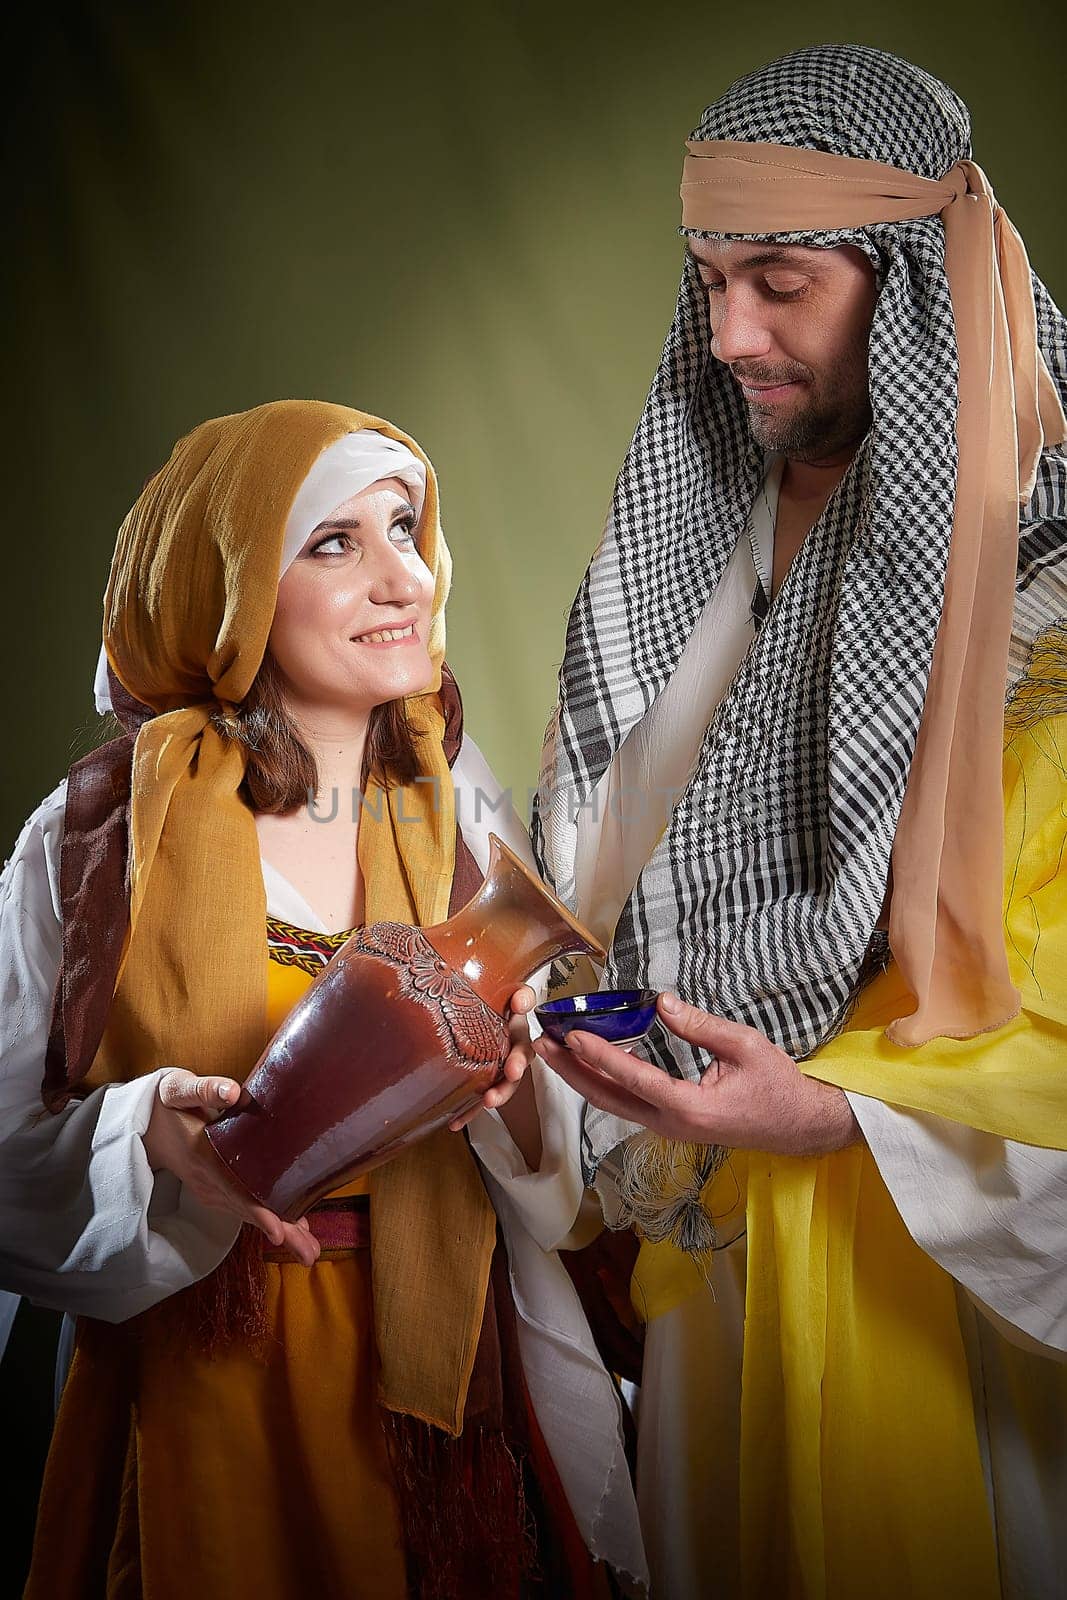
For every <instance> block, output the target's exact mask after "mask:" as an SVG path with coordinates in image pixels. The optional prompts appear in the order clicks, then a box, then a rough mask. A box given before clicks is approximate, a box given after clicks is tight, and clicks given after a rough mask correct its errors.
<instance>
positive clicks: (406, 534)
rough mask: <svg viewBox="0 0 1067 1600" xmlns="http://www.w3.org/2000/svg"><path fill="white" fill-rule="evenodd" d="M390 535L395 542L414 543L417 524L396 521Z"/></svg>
mask: <svg viewBox="0 0 1067 1600" xmlns="http://www.w3.org/2000/svg"><path fill="white" fill-rule="evenodd" d="M389 537H390V539H391V540H392V541H393V543H394V544H401V545H402V544H414V543H415V524H414V522H397V523H395V524H394V526H393V529H392V532H391V533H390V535H389Z"/></svg>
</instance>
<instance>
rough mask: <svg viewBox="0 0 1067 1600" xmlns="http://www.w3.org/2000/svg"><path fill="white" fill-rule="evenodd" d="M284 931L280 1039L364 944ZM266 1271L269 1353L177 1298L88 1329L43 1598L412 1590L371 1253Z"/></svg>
mask: <svg viewBox="0 0 1067 1600" xmlns="http://www.w3.org/2000/svg"><path fill="white" fill-rule="evenodd" d="M267 931H268V950H269V960H268V1021H269V1025H270V1028H271V1030H272V1031H273V1030H274V1029H276V1028H277V1027H278V1026H279V1025H280V1023H281V1022H282V1020H283V1019H284V1017H285V1015H286V1014H287V1012H288V1011H289V1010H290V1008H291V1007H292V1006H293V1005H294V1004H295V1003H296V1001H297V1000H298V999H299V998H300V996H301V995H302V994H303V992H304V990H305V989H306V988H307V987H308V985H309V984H310V983H311V981H312V978H313V977H314V975H315V973H316V971H318V970H319V968H320V967H321V966H322V965H323V964H325V961H326V960H328V959H329V957H330V956H331V955H332V954H333V953H334V951H335V950H336V949H337V947H338V946H339V945H340V944H341V943H343V941H344V939H345V938H346V937H347V935H346V934H335V935H326V934H319V933H314V932H308V931H306V930H303V929H299V928H295V927H293V926H291V925H290V924H286V923H281V922H278V921H276V920H275V919H273V918H272V919H268V930H267ZM363 1189H364V1185H363V1183H362V1182H361V1181H358V1180H357V1182H355V1183H353V1184H350V1185H348V1186H346V1187H345V1188H342V1189H339V1190H337V1191H336V1196H334V1197H331V1198H335V1197H339V1196H346V1195H352V1194H358V1193H360V1192H362V1191H363ZM260 1237H261V1236H259V1235H256V1239H258V1238H260ZM264 1242H265V1241H264ZM263 1272H264V1276H265V1294H266V1307H265V1311H266V1325H267V1328H268V1330H269V1335H268V1338H267V1339H266V1341H264V1342H263V1343H262V1344H261V1345H258V1346H256V1347H252V1346H250V1345H249V1344H248V1343H247V1342H242V1341H240V1340H235V1341H233V1342H232V1343H230V1344H228V1345H227V1346H226V1347H225V1348H223V1349H221V1350H216V1351H215V1352H214V1353H213V1354H210V1355H209V1354H206V1353H205V1352H204V1350H203V1349H202V1348H198V1344H197V1340H196V1338H195V1334H194V1332H193V1330H189V1331H188V1333H187V1334H186V1333H185V1332H184V1331H183V1330H182V1325H181V1323H180V1322H176V1321H175V1319H174V1318H173V1317H172V1316H171V1315H169V1310H170V1308H169V1306H168V1303H166V1302H164V1304H163V1305H162V1306H160V1307H156V1308H154V1309H153V1310H152V1311H149V1312H147V1313H145V1314H144V1315H143V1316H141V1317H135V1318H133V1319H131V1321H129V1322H128V1323H125V1324H122V1325H120V1326H118V1327H113V1326H110V1325H103V1324H100V1323H93V1322H87V1321H85V1320H84V1319H83V1320H82V1321H81V1322H80V1323H79V1336H78V1342H77V1349H76V1353H75V1356H74V1361H73V1364H72V1367H71V1371H70V1375H69V1378H68V1380H67V1386H66V1389H65V1392H64V1396H63V1400H62V1404H61V1406H60V1411H59V1416H58V1419H57V1424H56V1438H55V1443H54V1446H53V1450H52V1453H51V1456H50V1458H49V1466H48V1469H47V1472H46V1476H45V1484H44V1488H43V1491H42V1497H41V1509H40V1514H39V1518H38V1526H37V1536H36V1542H35V1547H34V1559H33V1566H32V1569H31V1574H30V1578H29V1582H28V1585H27V1588H26V1591H25V1593H26V1597H27V1600H68V1597H69V1600H91V1597H92V1600H95V1597H96V1596H106V1600H141V1597H143V1600H246V1597H247V1600H296V1597H298V1596H299V1597H303V1596H308V1597H311V1596H314V1597H315V1600H333V1597H336V1600H355V1597H358V1600H404V1597H406V1596H407V1595H408V1592H409V1591H408V1586H407V1581H406V1571H405V1560H404V1551H403V1546H402V1541H401V1530H400V1521H399V1516H398V1511H397V1504H396V1497H395V1493H394V1490H393V1486H392V1479H391V1475H390V1467H389V1461H388V1456H387V1452H386V1444H385V1434H384V1431H383V1428H382V1422H381V1413H380V1411H379V1408H378V1406H377V1405H376V1403H375V1378H376V1363H377V1356H376V1350H375V1343H374V1318H373V1313H372V1305H371V1278H370V1252H369V1251H368V1250H367V1249H365V1248H364V1249H347V1250H342V1251H326V1252H324V1254H323V1256H322V1257H321V1258H320V1260H319V1261H318V1262H317V1263H316V1265H315V1266H314V1267H312V1268H311V1269H310V1270H308V1269H305V1268H304V1267H302V1266H300V1265H299V1264H298V1263H296V1262H292V1261H290V1262H286V1261H284V1260H275V1259H271V1258H270V1254H269V1253H268V1255H267V1258H266V1259H265V1260H264V1263H263ZM176 1298H177V1299H181V1298H182V1297H181V1296H178V1297H176ZM123 1414H125V1415H126V1416H127V1417H128V1426H126V1427H123ZM120 1440H121V1444H120V1442H119V1441H120ZM120 1455H121V1459H120Z"/></svg>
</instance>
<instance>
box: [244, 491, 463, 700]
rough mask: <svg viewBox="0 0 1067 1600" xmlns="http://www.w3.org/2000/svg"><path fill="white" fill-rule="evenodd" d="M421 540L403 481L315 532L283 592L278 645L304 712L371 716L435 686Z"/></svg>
mask: <svg viewBox="0 0 1067 1600" xmlns="http://www.w3.org/2000/svg"><path fill="white" fill-rule="evenodd" d="M414 534H415V509H414V507H413V506H412V504H411V501H410V499H409V497H408V490H407V489H406V487H405V486H404V484H403V483H401V481H400V480H399V478H382V479H381V480H380V481H379V482H378V483H373V484H371V486H370V488H369V489H364V490H363V492H362V494H357V495H353V497H352V498H351V500H346V501H344V503H343V504H342V505H339V506H337V507H336V509H335V510H333V511H332V512H331V513H330V515H329V516H328V517H327V518H326V520H325V521H324V522H320V523H319V525H318V527H316V528H315V529H313V530H312V532H311V533H310V534H309V536H308V538H307V539H306V541H305V543H304V547H303V549H302V550H301V551H300V553H299V555H298V556H297V557H296V559H295V560H294V561H293V562H292V564H291V565H290V566H289V568H288V570H287V571H286V573H285V575H284V576H283V578H282V580H281V583H280V584H279V585H278V601H277V605H276V607H275V612H274V622H273V624H272V626H271V632H270V640H269V648H270V652H271V654H272V656H273V657H274V660H275V662H276V664H277V666H278V668H279V670H280V672H281V675H282V678H283V680H284V684H285V691H286V698H287V700H288V701H289V702H290V705H291V707H292V709H293V710H294V711H295V712H296V713H297V714H299V713H300V712H301V711H303V712H305V713H311V714H312V715H315V714H316V713H322V712H343V713H349V714H350V713H352V712H356V713H363V712H370V711H371V710H373V708H374V707H375V706H378V705H383V704H384V703H385V702H386V701H387V700H398V699H400V698H401V696H403V695H408V694H418V693H420V692H421V691H422V690H424V689H426V688H427V687H428V686H429V684H430V681H431V678H432V675H433V668H432V666H431V663H430V657H429V653H428V651H427V641H428V638H429V631H430V609H431V604H432V601H433V575H432V573H431V572H430V570H429V568H428V567H427V566H426V565H425V563H424V562H423V561H422V559H421V557H420V556H419V552H418V549H417V547H416V544H415V537H414Z"/></svg>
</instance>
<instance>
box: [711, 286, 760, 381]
mask: <svg viewBox="0 0 1067 1600" xmlns="http://www.w3.org/2000/svg"><path fill="white" fill-rule="evenodd" d="M708 315H709V317H710V319H711V353H712V355H713V356H715V357H717V359H718V360H719V361H725V362H726V363H727V364H730V363H732V362H734V361H751V360H752V359H754V358H758V357H761V356H767V355H769V354H770V352H771V345H772V339H771V332H770V329H769V328H768V326H767V319H766V317H764V316H762V315H761V313H760V307H759V304H758V302H756V301H755V300H754V299H753V297H752V296H750V295H746V294H744V293H743V292H735V293H731V292H730V291H729V290H726V292H725V293H724V294H723V295H722V296H721V297H720V299H719V302H718V305H712V306H710V307H709V312H708Z"/></svg>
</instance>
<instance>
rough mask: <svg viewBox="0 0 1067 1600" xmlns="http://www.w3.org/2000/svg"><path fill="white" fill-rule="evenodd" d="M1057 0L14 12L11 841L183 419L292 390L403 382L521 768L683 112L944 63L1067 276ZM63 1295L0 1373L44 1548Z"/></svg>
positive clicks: (474, 722)
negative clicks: (896, 57) (822, 71)
mask: <svg viewBox="0 0 1067 1600" xmlns="http://www.w3.org/2000/svg"><path fill="white" fill-rule="evenodd" d="M1059 9H1060V8H1059V6H1058V5H1057V6H1055V7H1053V6H1052V5H1051V4H1049V5H1042V4H1040V3H1036V0H1023V3H1021V4H1016V5H1014V6H1011V7H1010V8H1006V9H1001V8H998V14H997V18H996V23H995V25H994V24H992V23H987V22H985V21H984V20H983V13H982V12H980V11H979V10H977V9H976V8H974V7H972V6H963V5H961V4H959V3H958V0H948V3H947V4H941V5H938V6H935V5H934V4H933V3H931V0H905V3H902V4H898V5H897V6H896V7H895V8H894V9H892V10H890V11H881V10H880V11H875V12H873V13H871V14H869V15H864V14H862V13H861V12H860V11H859V10H858V9H857V8H856V7H854V6H852V5H848V4H842V3H835V0H816V3H809V4H807V5H799V4H794V5H786V4H781V3H778V0H763V3H761V4H758V5H752V6H749V5H745V4H741V3H738V0H734V3H731V4H729V5H726V4H715V3H710V4H709V3H704V4H698V3H695V0H690V3H687V4H681V3H679V0H659V3H655V0H653V3H648V4H645V5H641V6H637V5H633V4H626V3H625V0H615V3H605V0H591V3H582V0H572V3H570V4H561V3H559V0H545V3H541V4H537V5H533V4H498V5H492V4H489V3H488V0H469V3H467V4H466V5H462V6H449V5H440V6H428V5H419V4H396V3H395V0H380V4H379V5H377V6H371V5H367V4H356V3H353V0H349V3H347V4H315V3H313V0H310V3H305V4H303V5H293V4H279V3H277V0H260V3H258V4H251V3H249V0H237V3H231V4H225V3H224V0H213V3H207V0H187V3H185V4H182V5H180V6H179V5H174V4H167V3H163V4H154V5H148V4H144V5H143V6H138V7H134V6H119V5H116V6H110V7H108V6H102V5H96V6H94V5H83V6H74V7H64V6H62V5H60V6H59V7H58V9H57V7H56V6H55V5H52V6H50V7H48V8H47V10H46V8H45V7H44V6H43V5H40V4H38V5H37V6H35V7H31V8H30V14H29V15H28V16H26V15H24V16H23V17H22V19H21V22H20V24H19V26H20V30H21V31H20V32H19V33H18V34H17V35H14V36H12V35H9V36H8V37H7V39H6V40H5V48H4V55H3V59H4V62H5V66H6V68H7V72H6V80H7V81H6V85H5V108H4V113H3V115H4V118H5V122H6V133H7V138H6V141H5V150H6V165H5V184H4V195H3V198H4V211H5V214H6V220H7V222H8V228H7V230H6V231H7V236H8V242H7V246H6V249H5V251H4V252H3V253H2V255H0V273H2V276H3V280H4V287H3V306H4V310H5V311H6V312H7V313H8V316H7V318H6V319H5V320H6V323H7V329H8V333H7V350H8V355H9V358H10V359H9V366H8V372H7V380H6V391H7V399H8V402H9V405H8V411H9V418H8V424H7V429H6V433H5V435H4V444H5V451H4V490H5V493H4V505H5V521H4V530H3V536H4V557H5V559H4V579H5V582H4V583H3V585H2V586H0V617H2V627H0V650H2V659H0V670H2V672H3V683H4V687H5V691H6V694H5V702H6V703H5V724H6V731H7V738H6V739H5V741H4V755H3V784H2V792H0V810H2V815H0V843H2V844H3V853H5V854H6V852H7V847H8V846H7V841H10V840H12V839H13V838H14V835H15V832H16V830H17V829H18V827H19V825H20V824H21V822H22V820H23V818H24V817H25V816H26V815H27V813H28V812H29V811H30V810H31V809H32V808H33V806H34V805H35V804H36V803H37V801H38V799H39V798H40V797H41V796H42V795H43V794H44V793H45V792H47V790H49V789H50V788H51V787H52V785H53V784H54V783H55V782H56V781H57V779H58V778H59V777H60V776H61V775H62V774H63V772H64V771H65V770H66V768H67V766H68V765H69V763H70V761H71V759H72V757H73V756H74V755H76V754H79V753H81V752H82V751H84V750H85V749H87V748H88V747H89V746H90V745H91V743H92V742H93V740H94V733H95V726H94V719H93V717H92V716H91V701H90V696H89V689H90V684H91V681H92V675H93V667H94V663H95V658H96V651H97V643H98V637H99V609H100V608H99V601H100V596H101V594H102V591H103V587H104V581H105V576H106V571H107V564H108V559H109V555H110V550H111V545H112V541H113V537H114V532H115V529H116V527H117V526H118V523H119V521H120V519H121V517H122V515H123V513H124V512H125V510H126V508H127V507H128V505H129V503H130V502H131V500H132V499H133V497H134V496H135V495H136V493H137V491H138V489H139V487H140V484H141V483H142V481H143V480H144V478H145V477H146V476H147V475H148V474H149V473H150V472H151V471H153V470H154V468H155V467H156V466H158V465H159V463H160V462H161V461H162V460H163V459H164V458H165V456H166V455H167V453H168V451H169V449H170V446H171V444H172V443H173V441H174V439H175V438H176V437H177V436H178V435H179V434H181V433H183V432H184V431H185V430H186V429H188V428H189V427H191V426H192V425H193V424H195V423H197V422H199V421H201V420H202V419H203V418H204V417H207V416H211V415H215V414H217V413H219V412H225V411H231V410H236V409H239V408H243V407H245V406H250V405H255V404H257V403H258V402H260V401H263V400H270V399H276V398H278V397H280V396H285V395H311V396H317V397H322V398H327V399H335V400H341V401H346V402H349V403H351V404H354V405H357V406H361V407H365V408H366V409H368V410H371V411H378V412H381V413H384V414H385V415H386V416H389V417H391V418H393V419H394V420H395V421H396V422H398V423H400V424H401V425H402V426H403V427H405V428H407V429H408V430H410V431H411V432H412V433H413V434H414V435H415V436H416V437H417V438H418V439H419V440H420V442H421V443H422V444H423V445H424V446H425V447H426V449H427V450H428V452H429V453H430V455H431V456H432V458H433V459H434V461H435V463H436V465H437V467H438V470H439V472H440V475H441V480H442V488H443V501H444V512H445V523H446V527H447V530H448V535H449V538H450V540H451V544H452V548H453V550H454V552H455V555H456V561H457V576H456V585H455V591H454V599H453V603H452V606H451V610H450V640H451V642H450V647H449V654H450V657H451V660H452V662H453V664H454V666H455V668H456V670H457V672H458V674H459V678H460V681H461V683H462V685H463V689H464V695H465V698H466V703H467V711H468V719H469V725H470V727H471V728H472V730H473V731H474V733H475V735H476V737H477V738H478V739H479V741H480V742H481V743H482V745H483V747H484V749H485V750H486V752H487V754H488V755H489V757H490V759H491V760H492V761H493V763H494V764H495V766H496V767H497V770H498V771H499V773H500V774H501V776H502V777H503V778H504V779H505V780H506V781H509V782H511V783H512V784H514V785H515V787H516V789H517V790H518V791H520V794H521V793H522V792H523V791H524V790H525V787H526V785H527V784H528V783H529V782H530V781H531V780H532V779H533V777H534V774H535V772H536V766H537V751H538V747H539V743H540V737H541V732H542V729H543V726H544V722H545V719H546V717H547V715H548V712H549V710H550V707H551V704H552V702H553V699H554V693H555V671H556V668H557V666H558V662H559V655H560V650H561V642H562V637H563V628H564V622H565V618H566V613H567V609H568V607H569V604H570V601H571V598H572V596H573V593H574V590H575V587H576V585H577V583H578V580H579V577H580V575H581V573H582V570H583V568H584V566H585V563H586V560H587V558H588V555H589V552H590V550H591V549H592V547H593V544H594V543H595V541H596V538H597V536H598V533H599V530H600V526H601V523H602V519H603V514H604V510H605V506H606V504H607V501H608V497H609V495H610V492H611V486H612V483H613V480H614V475H615V472H616V470H617V468H618V465H619V462H620V461H621V459H622V455H623V453H624V451H625V449H626V445H627V443H628V441H629V438H630V434H631V432H632V429H633V426H634V423H635V421H636V419H637V415H638V412H639V410H640V407H641V403H642V401H643V398H644V395H645V391H646V389H647V386H648V383H649V380H650V378H651V376H652V372H653V369H654V367H655V364H656V360H657V358H658V355H659V351H660V347H661V342H662V338H663V335H664V332H665V331H666V328H667V326H668V323H669V321H670V317H671V314H672V311H673V306H674V295H675V288H676V283H677V276H678V266H679V259H680V252H681V244H680V241H679V239H678V237H677V235H676V233H675V225H676V222H677V217H678V202H677V185H678V177H679V172H680V166H681V157H682V142H683V140H684V138H685V136H686V134H687V133H688V131H689V129H690V128H691V127H692V125H693V124H694V123H695V122H696V120H697V118H698V116H699V113H700V110H701V108H702V107H703V105H704V104H705V103H706V102H707V101H708V100H710V99H712V98H713V97H714V96H715V95H716V94H718V93H719V92H720V91H721V90H722V89H723V88H725V86H726V85H727V84H728V83H729V82H730V81H731V80H732V79H733V78H734V77H736V76H737V75H738V74H739V73H741V72H744V71H746V70H748V69H750V68H752V67H753V66H756V65H758V64H759V63H760V62H761V61H763V60H766V59H769V58H770V57H771V56H773V55H777V54H781V53H783V52H784V51H786V50H790V49H794V48H796V47H798V46H800V45H804V44H812V43H818V42H822V41H826V40H848V41H858V42H862V43H866V44H873V45H880V46H882V47H884V48H887V49H891V50H894V51H896V52H898V53H900V54H903V55H906V56H909V57H911V58H912V59H914V60H916V61H919V62H921V63H922V64H923V65H925V66H927V67H930V68H931V69H932V70H933V71H935V72H937V73H939V74H941V75H942V76H943V77H945V78H947V79H948V80H949V81H950V82H951V83H952V84H953V85H954V86H955V87H956V88H957V89H959V90H960V91H961V93H962V94H963V95H964V97H965V99H967V101H968V102H969V104H970V106H971V108H972V112H973V115H974V123H975V149H976V153H977V157H978V159H979V160H980V161H981V162H982V163H983V164H984V165H985V166H986V168H987V170H988V172H989V174H990V176H991V178H992V180H993V182H994V184H995V185H996V188H997V191H998V193H999V195H1000V197H1001V199H1002V200H1003V202H1004V203H1005V204H1006V206H1007V207H1008V209H1009V211H1010V213H1011V215H1012V216H1013V218H1014V220H1015V222H1016V223H1017V224H1018V226H1019V227H1020V229H1021V230H1022V233H1023V235H1024V237H1025V238H1026V239H1027V241H1028V243H1029V246H1030V250H1031V255H1032V258H1033V261H1034V264H1035V266H1036V267H1037V269H1038V270H1039V271H1040V272H1041V274H1042V275H1043V276H1044V277H1045V279H1046V281H1047V282H1048V283H1049V285H1050V287H1051V288H1052V290H1053V292H1054V293H1056V294H1057V296H1058V298H1059V299H1060V301H1061V303H1062V302H1063V300H1064V297H1065V294H1067V257H1065V250H1064V220H1063V218H1064V203H1063V181H1062V172H1063V168H1064V140H1063V136H1062V114H1063V104H1062V70H1063V55H1062V35H1061V32H1060V26H1059V20H1058V14H1059ZM53 1345H54V1319H52V1318H51V1317H49V1316H47V1315H46V1314H44V1313H41V1312H35V1311H33V1310H32V1308H30V1307H24V1308H23V1311H22V1313H20V1317H19V1320H18V1322H17V1323H16V1327H15V1334H14V1337H13V1342H12V1348H11V1350H10V1352H9V1356H8V1360H7V1362H6V1363H5V1365H4V1369H3V1376H2V1378H0V1411H2V1414H3V1416H4V1418H5V1427H6V1440H7V1445H8V1449H9V1453H10V1454H11V1455H12V1456H13V1457H14V1458H15V1459H17V1460H18V1461H19V1463H20V1468H21V1471H20V1474H19V1476H18V1482H17V1486H16V1488H15V1490H13V1491H9V1492H8V1494H7V1495H6V1496H5V1503H4V1512H5V1515H6V1517H7V1519H8V1522H9V1529H8V1531H7V1533H6V1534H5V1536H4V1539H3V1545H4V1549H5V1552H6V1557H5V1560H4V1563H3V1570H2V1571H0V1588H5V1587H6V1588H7V1589H8V1590H9V1591H13V1590H14V1589H15V1588H17V1586H18V1579H19V1576H20V1574H21V1571H22V1570H23V1568H24V1566H25V1561H26V1557H27V1551H28V1538H29V1530H30V1528H31V1527H32V1516H33V1504H34V1498H35V1494H36V1482H37V1476H38V1473H39V1468H40V1462H41V1459H42V1456H43V1450H44V1447H45V1442H46V1438H47V1428H48V1413H49V1408H50V1393H49V1382H48V1367H49V1363H50V1361H51V1350H52V1347H53Z"/></svg>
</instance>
